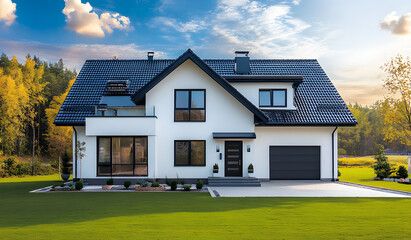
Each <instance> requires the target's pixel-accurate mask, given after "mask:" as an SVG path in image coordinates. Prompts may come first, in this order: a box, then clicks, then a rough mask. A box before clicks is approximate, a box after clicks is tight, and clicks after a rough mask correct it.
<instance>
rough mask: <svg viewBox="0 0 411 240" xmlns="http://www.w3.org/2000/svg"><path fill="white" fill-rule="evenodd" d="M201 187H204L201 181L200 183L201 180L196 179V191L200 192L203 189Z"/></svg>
mask: <svg viewBox="0 0 411 240" xmlns="http://www.w3.org/2000/svg"><path fill="white" fill-rule="evenodd" d="M203 186H204V183H203V181H201V179H198V180H197V184H196V188H197V189H198V190H200V189H202V188H203Z"/></svg>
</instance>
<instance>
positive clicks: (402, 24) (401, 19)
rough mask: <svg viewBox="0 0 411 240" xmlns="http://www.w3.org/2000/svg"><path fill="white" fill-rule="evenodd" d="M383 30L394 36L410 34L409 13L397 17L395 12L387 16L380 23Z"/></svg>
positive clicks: (410, 16) (410, 15)
mask: <svg viewBox="0 0 411 240" xmlns="http://www.w3.org/2000/svg"><path fill="white" fill-rule="evenodd" d="M380 26H381V28H382V29H384V30H388V31H391V32H392V33H394V34H400V35H406V34H410V33H411V13H407V14H404V15H402V16H398V15H397V13H396V12H392V13H390V14H388V15H387V16H386V17H385V18H384V21H382V22H381V23H380Z"/></svg>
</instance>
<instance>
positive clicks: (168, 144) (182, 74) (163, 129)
mask: <svg viewBox="0 0 411 240" xmlns="http://www.w3.org/2000/svg"><path fill="white" fill-rule="evenodd" d="M174 89H205V90H206V121H205V122H174ZM146 104H147V105H152V106H155V109H156V116H157V123H156V129H157V133H158V139H157V146H158V151H157V159H156V161H157V166H158V167H157V169H158V171H157V175H158V176H161V177H166V176H167V177H168V178H175V177H177V175H178V177H185V178H199V177H209V176H211V175H212V166H213V165H214V163H218V164H219V165H220V172H222V171H223V166H224V165H223V162H224V159H223V160H219V157H218V154H217V152H216V142H215V141H214V139H213V138H212V133H213V132H254V115H253V114H252V113H251V112H250V111H249V110H248V109H247V108H245V107H244V106H243V105H242V104H241V103H240V102H238V100H236V99H235V98H234V97H233V96H231V94H229V93H228V92H227V91H226V90H225V89H224V88H222V87H221V86H220V85H219V84H218V83H217V82H215V81H214V80H213V79H212V78H210V77H209V76H208V75H207V74H206V73H205V72H204V71H202V70H201V69H200V68H199V67H198V66H197V65H196V64H195V63H193V62H192V61H191V60H187V61H186V62H185V63H183V64H182V65H181V66H180V67H178V68H177V69H176V70H174V71H173V72H172V73H170V74H169V75H168V76H167V77H166V78H165V79H163V80H162V81H161V82H160V83H158V84H157V85H156V86H155V87H154V88H153V89H151V90H150V91H149V92H148V93H147V94H146ZM174 140H206V166H204V167H203V166H201V167H181V166H179V167H175V166H174ZM220 147H221V149H223V144H220ZM250 155H251V154H246V155H244V160H243V161H244V162H247V161H250V160H249V159H248V158H249V157H251V156H250Z"/></svg>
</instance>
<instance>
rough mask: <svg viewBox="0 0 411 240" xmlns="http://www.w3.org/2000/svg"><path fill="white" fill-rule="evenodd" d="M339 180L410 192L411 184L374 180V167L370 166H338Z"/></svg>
mask: <svg viewBox="0 0 411 240" xmlns="http://www.w3.org/2000/svg"><path fill="white" fill-rule="evenodd" d="M339 170H340V172H341V176H340V177H339V179H340V180H341V181H346V182H352V183H359V184H364V185H369V186H374V187H382V188H389V189H394V190H400V191H408V192H411V184H408V185H407V184H400V183H397V182H387V181H375V180H373V179H374V177H375V174H374V169H372V168H341V167H340V168H339Z"/></svg>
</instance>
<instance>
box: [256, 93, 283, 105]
mask: <svg viewBox="0 0 411 240" xmlns="http://www.w3.org/2000/svg"><path fill="white" fill-rule="evenodd" d="M260 107H287V89H263V90H260Z"/></svg>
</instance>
